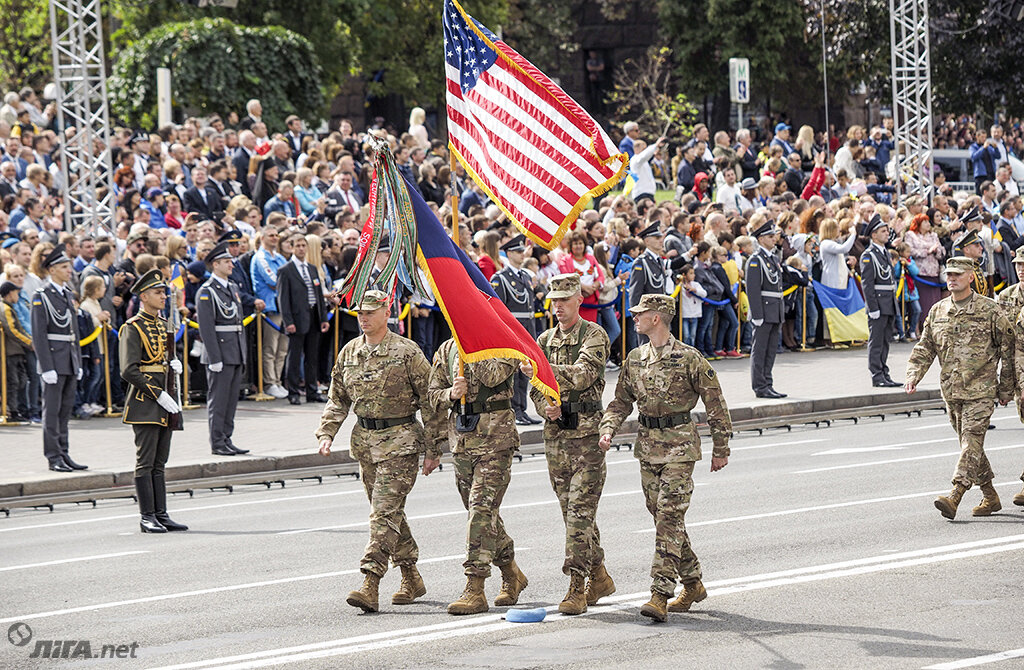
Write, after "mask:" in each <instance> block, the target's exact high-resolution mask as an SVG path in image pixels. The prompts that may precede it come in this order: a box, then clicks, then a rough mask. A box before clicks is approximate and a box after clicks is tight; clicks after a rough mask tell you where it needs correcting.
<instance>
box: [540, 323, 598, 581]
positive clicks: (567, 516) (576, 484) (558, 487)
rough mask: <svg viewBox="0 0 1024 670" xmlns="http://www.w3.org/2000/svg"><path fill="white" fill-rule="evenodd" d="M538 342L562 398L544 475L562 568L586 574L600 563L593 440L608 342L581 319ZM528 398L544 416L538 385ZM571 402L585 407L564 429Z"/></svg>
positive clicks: (551, 426) (547, 435)
mask: <svg viewBox="0 0 1024 670" xmlns="http://www.w3.org/2000/svg"><path fill="white" fill-rule="evenodd" d="M538 342H539V343H540V347H541V349H542V350H543V351H544V355H545V356H547V359H548V361H549V362H550V363H551V369H552V370H553V371H554V373H555V379H556V380H557V381H558V388H559V390H560V392H561V399H562V412H563V417H562V419H561V420H560V421H561V423H560V422H559V421H546V422H545V425H544V451H545V454H546V455H547V459H548V475H549V477H550V478H551V487H552V488H553V489H554V490H555V495H556V496H557V497H558V504H559V505H561V507H562V520H563V521H564V522H565V529H566V534H565V562H564V563H563V564H562V572H563V573H565V574H567V575H568V574H571V573H572V572H576V573H579V574H582V575H589V574H590V573H591V570H592V569H595V568H597V567H598V566H599V565H601V563H602V562H603V561H604V549H602V548H601V534H600V533H599V532H598V529H597V523H596V517H597V503H598V501H599V500H600V499H601V490H602V489H603V488H604V481H605V474H606V467H605V462H604V451H602V450H601V448H600V447H599V446H598V445H597V440H598V428H599V427H600V423H601V394H602V393H603V392H604V365H605V363H606V362H607V360H608V355H609V353H610V352H611V343H610V342H609V341H608V335H607V334H605V332H604V329H603V328H601V327H600V326H599V325H597V324H596V323H592V322H590V321H587V320H586V319H583V318H581V319H579V320H578V321H577V322H576V325H574V326H573V327H572V328H570V329H569V331H568V332H563V331H562V330H561V329H560V328H559V327H558V326H555V327H554V328H551V329H549V330H546V331H544V332H543V333H541V336H540V338H539V339H538ZM574 354H575V355H574ZM531 396H532V397H533V401H534V403H535V404H536V406H537V412H538V413H540V415H541V416H544V407H545V406H546V405H547V404H548V401H547V398H546V397H545V396H544V394H542V393H541V392H540V391H538V390H537V389H536V388H534V389H533V390H532V391H531ZM570 402H571V403H574V404H575V403H580V404H583V405H584V408H583V409H584V411H579V412H577V413H576V414H577V416H578V422H579V425H578V427H577V428H575V429H568V428H563V427H562V425H563V424H564V423H565V420H566V419H567V418H568V416H569V413H570V412H571V410H572V407H570V405H569V404H568V403H570ZM588 406H589V407H588Z"/></svg>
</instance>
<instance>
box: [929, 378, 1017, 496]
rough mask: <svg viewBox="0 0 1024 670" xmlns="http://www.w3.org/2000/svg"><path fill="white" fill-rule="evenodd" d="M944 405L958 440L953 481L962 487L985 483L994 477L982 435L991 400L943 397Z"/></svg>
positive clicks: (984, 432) (992, 407)
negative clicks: (958, 445)
mask: <svg viewBox="0 0 1024 670" xmlns="http://www.w3.org/2000/svg"><path fill="white" fill-rule="evenodd" d="M946 408H947V409H948V411H949V422H950V423H951V424H953V430H955V431H956V435H957V437H958V438H959V439H960V460H958V461H957V463H956V472H955V473H954V474H953V484H960V485H962V486H965V487H966V488H971V486H975V485H977V486H982V485H984V484H988V483H989V482H990V481H992V478H993V477H994V476H995V475H993V474H992V466H991V465H989V462H988V456H986V455H985V434H986V433H987V432H988V425H989V419H991V418H992V411H993V410H994V409H995V405H994V404H993V401H992V399H991V398H979V399H978V400H947V401H946ZM1022 477H1024V475H1022Z"/></svg>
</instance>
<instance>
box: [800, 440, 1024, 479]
mask: <svg viewBox="0 0 1024 670" xmlns="http://www.w3.org/2000/svg"><path fill="white" fill-rule="evenodd" d="M1007 449H1024V444H1013V445H1010V446H1008V447H985V453H989V452H992V451H1006V450H1007ZM959 455H960V452H959V451H951V452H948V453H944V454H928V455H927V456H910V457H908V458H893V459H889V460H886V461H868V462H867V463H847V464H846V465H833V466H831V467H827V468H813V469H811V470H797V471H796V472H794V473H793V474H795V475H809V474H811V473H814V472H829V471H830V470H848V469H850V468H866V467H869V466H872V465H888V464H890V463H907V462H909V461H923V460H926V459H929V458H951V457H953V456H959Z"/></svg>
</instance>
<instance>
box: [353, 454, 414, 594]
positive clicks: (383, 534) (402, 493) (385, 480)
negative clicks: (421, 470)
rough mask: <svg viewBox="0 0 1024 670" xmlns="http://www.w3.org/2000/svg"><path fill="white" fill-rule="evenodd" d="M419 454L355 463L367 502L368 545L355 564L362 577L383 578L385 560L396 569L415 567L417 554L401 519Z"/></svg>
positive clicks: (404, 518)
mask: <svg viewBox="0 0 1024 670" xmlns="http://www.w3.org/2000/svg"><path fill="white" fill-rule="evenodd" d="M419 462H420V459H419V454H408V455H406V456H395V457H393V458H388V459H386V460H383V461H380V462H378V463H374V462H373V461H372V460H371V459H370V458H369V457H366V458H361V459H359V476H360V477H361V478H362V480H363V488H364V489H366V497H367V498H369V500H370V541H369V542H368V543H367V545H366V550H365V551H364V552H363V558H362V560H361V561H360V562H359V569H360V570H361V571H363V572H364V573H373V574H375V575H377V576H378V577H383V576H384V573H386V572H387V571H388V559H390V560H391V562H392V563H393V564H394V565H395V566H397V567H403V566H409V565H416V561H417V560H419V557H420V550H419V547H417V546H416V540H414V539H413V537H412V531H410V530H409V522H408V521H407V519H406V517H405V499H406V498H407V497H408V496H409V492H410V491H412V486H413V484H415V483H416V472H417V470H418V467H419Z"/></svg>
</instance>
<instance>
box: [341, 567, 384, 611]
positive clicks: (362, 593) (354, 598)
mask: <svg viewBox="0 0 1024 670" xmlns="http://www.w3.org/2000/svg"><path fill="white" fill-rule="evenodd" d="M378 586H380V577H378V576H377V575H375V574H373V573H372V572H367V573H366V576H365V577H363V585H362V587H361V588H360V589H359V590H358V591H352V592H351V593H349V594H348V598H347V599H346V600H345V602H347V603H348V604H349V605H351V606H352V607H358V608H360V609H362V610H363V611H364V612H376V611H378V609H379V607H378V606H377V587H378Z"/></svg>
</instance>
